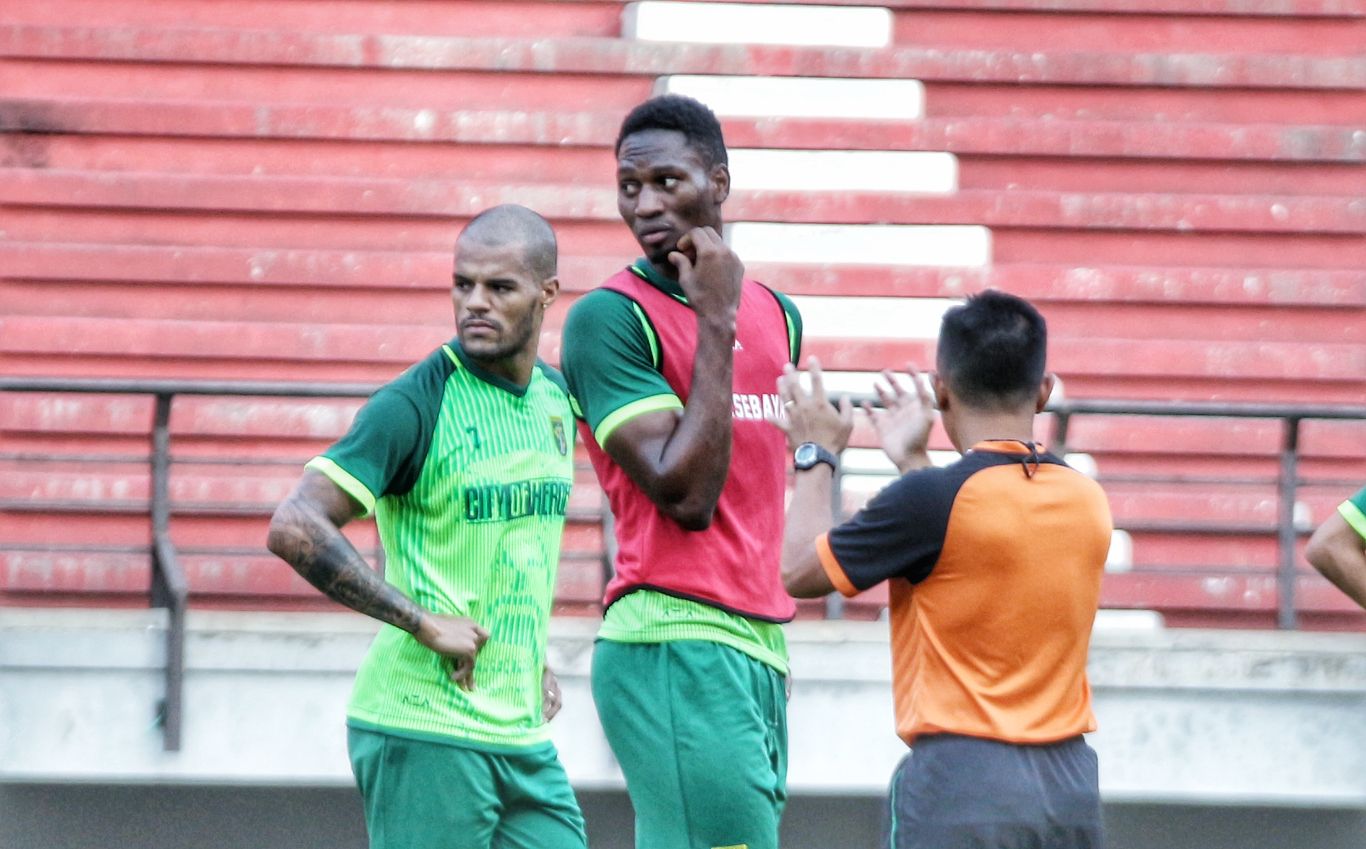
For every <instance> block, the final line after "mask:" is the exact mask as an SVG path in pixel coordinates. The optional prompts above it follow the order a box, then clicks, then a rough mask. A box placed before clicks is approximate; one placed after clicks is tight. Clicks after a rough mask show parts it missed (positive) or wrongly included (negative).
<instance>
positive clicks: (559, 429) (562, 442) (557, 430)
mask: <svg viewBox="0 0 1366 849" xmlns="http://www.w3.org/2000/svg"><path fill="white" fill-rule="evenodd" d="M550 432H551V433H553V434H554V435H555V447H556V448H558V449H560V456H561V457H563V456H565V455H566V454H568V453H569V438H568V437H567V436H565V432H564V419H562V418H560V417H559V416H551V417H550Z"/></svg>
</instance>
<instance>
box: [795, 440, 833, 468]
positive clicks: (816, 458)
mask: <svg viewBox="0 0 1366 849" xmlns="http://www.w3.org/2000/svg"><path fill="white" fill-rule="evenodd" d="M820 463H824V464H825V465H827V466H829V467H830V469H831V471H833V470H835V469H838V468H839V463H840V458H838V457H836V456H835V455H834V454H831V453H830V452H829V451H827V450H826V449H825V448H823V447H821V446H820V445H817V444H816V443H814V442H803V443H802V444H801V445H798V446H797V450H795V451H793V452H792V468H794V469H796V470H797V471H799V472H804V471H806V470H807V469H810V468H814V467H815V466H816V465H818V464H820Z"/></svg>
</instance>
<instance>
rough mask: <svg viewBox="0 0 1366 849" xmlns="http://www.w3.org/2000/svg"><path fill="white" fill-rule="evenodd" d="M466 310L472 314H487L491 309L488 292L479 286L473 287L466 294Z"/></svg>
mask: <svg viewBox="0 0 1366 849" xmlns="http://www.w3.org/2000/svg"><path fill="white" fill-rule="evenodd" d="M464 302H465V309H467V310H469V311H470V312H486V311H487V310H488V308H489V299H488V290H487V289H485V288H484V287H483V286H480V285H478V284H476V285H474V286H471V287H470V290H469V291H468V292H466V293H465V298H464Z"/></svg>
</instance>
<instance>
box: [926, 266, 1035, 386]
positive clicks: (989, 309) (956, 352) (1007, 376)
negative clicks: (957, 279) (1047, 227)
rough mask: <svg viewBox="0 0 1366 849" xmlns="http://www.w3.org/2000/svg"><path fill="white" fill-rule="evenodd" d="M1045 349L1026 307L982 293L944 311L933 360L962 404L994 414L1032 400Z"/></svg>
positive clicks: (1017, 299)
mask: <svg viewBox="0 0 1366 849" xmlns="http://www.w3.org/2000/svg"><path fill="white" fill-rule="evenodd" d="M1047 349H1048V326H1047V324H1045V322H1044V320H1043V316H1042V315H1040V314H1039V311H1038V310H1036V309H1035V308H1034V306H1033V305H1032V304H1030V303H1029V302H1028V301H1026V300H1025V299H1024V298H1020V297H1017V296H1015V295H1011V294H1007V293H1005V292H1000V291H997V290H995V289H986V290H984V291H982V292H979V293H978V294H976V295H972V296H970V297H969V298H968V299H967V302H966V303H964V304H961V305H960V306H956V307H954V308H952V309H950V310H949V311H948V312H946V313H944V320H943V323H942V324H941V325H940V328H939V350H938V353H937V354H936V356H935V360H936V362H937V367H938V369H939V375H940V377H941V378H942V379H943V380H944V381H945V382H946V383H948V385H949V388H951V389H952V390H953V391H954V393H955V394H956V395H957V396H958V397H959V398H961V399H962V400H963V402H964V403H966V404H967V405H969V406H971V407H978V408H982V409H993V410H999V409H1005V408H1012V407H1016V406H1019V405H1021V404H1024V403H1027V402H1031V401H1032V400H1033V399H1034V398H1035V397H1036V393H1037V392H1038V391H1039V384H1040V383H1041V382H1042V381H1043V374H1044V362H1045V358H1046V356H1047Z"/></svg>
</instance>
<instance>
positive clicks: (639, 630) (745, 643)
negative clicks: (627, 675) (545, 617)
mask: <svg viewBox="0 0 1366 849" xmlns="http://www.w3.org/2000/svg"><path fill="white" fill-rule="evenodd" d="M598 639H600V640H610V641H612V642H616V643H669V642H676V641H682V640H700V641H703V642H710V643H719V644H720V645H723V646H728V647H730V648H733V649H735V650H736V651H739V652H742V653H744V654H746V655H749V656H750V657H752V658H754V659H755V660H757V661H759V662H760V663H762V664H764V665H766V666H770V667H772V668H773V669H774V670H776V671H777V672H778V674H779V675H787V673H788V668H789V667H788V658H787V637H786V635H785V634H784V632H783V628H782V626H781V625H779V624H777V623H776V622H763V621H760V620H757V619H750V618H749V617H746V616H741V615H739V614H736V613H728V612H726V611H724V610H720V609H718V608H715V607H712V606H711V605H709V604H703V603H702V602H699V601H692V600H691V599H685V598H678V597H676V596H671V595H668V594H666V593H660V592H655V591H653V590H636V591H635V592H632V593H628V594H627V595H624V596H622V597H621V598H619V599H617V600H616V601H615V602H613V604H612V606H611V607H609V608H607V613H606V614H605V615H604V616H603V620H602V627H601V628H600V629H599V630H598Z"/></svg>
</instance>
